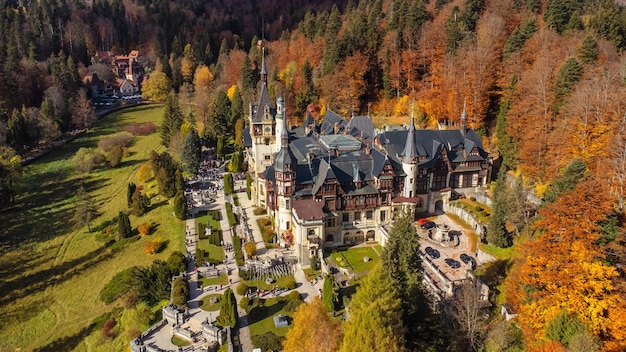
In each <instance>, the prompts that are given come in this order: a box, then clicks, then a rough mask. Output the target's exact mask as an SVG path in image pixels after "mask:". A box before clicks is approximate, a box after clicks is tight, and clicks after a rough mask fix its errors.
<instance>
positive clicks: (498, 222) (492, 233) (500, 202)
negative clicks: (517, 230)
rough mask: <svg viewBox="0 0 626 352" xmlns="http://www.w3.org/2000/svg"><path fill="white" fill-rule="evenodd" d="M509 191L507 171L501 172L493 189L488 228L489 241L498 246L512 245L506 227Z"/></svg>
mask: <svg viewBox="0 0 626 352" xmlns="http://www.w3.org/2000/svg"><path fill="white" fill-rule="evenodd" d="M506 198H507V192H506V181H505V173H504V172H501V173H500V176H499V177H498V180H497V181H496V184H495V187H494V189H493V201H492V204H491V208H492V210H493V212H492V214H491V217H490V218H489V228H488V229H487V241H488V242H489V244H491V245H494V246H497V247H501V248H504V247H508V246H510V245H511V241H510V238H509V232H508V231H507V229H506V217H507V203H506Z"/></svg>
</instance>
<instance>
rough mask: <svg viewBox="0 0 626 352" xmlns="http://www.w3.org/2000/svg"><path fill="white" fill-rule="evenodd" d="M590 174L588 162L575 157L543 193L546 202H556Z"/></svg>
mask: <svg viewBox="0 0 626 352" xmlns="http://www.w3.org/2000/svg"><path fill="white" fill-rule="evenodd" d="M588 176H589V170H587V164H586V163H585V162H584V161H583V160H582V159H574V160H572V161H570V163H569V164H567V166H566V167H565V169H564V170H563V172H562V173H561V175H560V176H558V177H555V178H554V179H553V180H552V182H550V186H549V187H548V189H547V190H546V192H545V194H544V195H543V201H544V203H545V204H550V203H554V202H555V201H556V200H557V199H559V197H560V196H561V195H562V194H563V193H565V192H566V191H569V190H572V189H574V188H575V187H576V185H577V184H578V183H579V182H580V181H582V180H583V179H585V178H587V177H588Z"/></svg>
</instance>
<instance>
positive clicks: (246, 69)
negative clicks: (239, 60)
mask: <svg viewBox="0 0 626 352" xmlns="http://www.w3.org/2000/svg"><path fill="white" fill-rule="evenodd" d="M256 81H257V80H256V79H255V77H254V69H253V68H252V63H251V62H250V58H249V57H248V55H246V56H245V57H244V59H243V64H242V65H241V85H242V88H243V91H244V92H249V91H251V90H252V89H253V88H254V86H255V84H256Z"/></svg>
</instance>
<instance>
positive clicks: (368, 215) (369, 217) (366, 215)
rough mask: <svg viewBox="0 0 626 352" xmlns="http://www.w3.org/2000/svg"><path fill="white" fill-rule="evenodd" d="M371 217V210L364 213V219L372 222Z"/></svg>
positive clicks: (372, 213)
mask: <svg viewBox="0 0 626 352" xmlns="http://www.w3.org/2000/svg"><path fill="white" fill-rule="evenodd" d="M373 215H374V212H372V211H371V210H368V211H366V212H365V218H366V219H367V220H372V218H373Z"/></svg>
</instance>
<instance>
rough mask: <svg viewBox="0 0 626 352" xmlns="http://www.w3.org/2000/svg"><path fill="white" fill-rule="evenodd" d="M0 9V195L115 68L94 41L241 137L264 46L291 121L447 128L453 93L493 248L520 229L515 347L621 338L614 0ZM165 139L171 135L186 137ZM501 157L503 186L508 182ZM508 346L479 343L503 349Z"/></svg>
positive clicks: (155, 92) (606, 342)
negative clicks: (363, 118)
mask: <svg viewBox="0 0 626 352" xmlns="http://www.w3.org/2000/svg"><path fill="white" fill-rule="evenodd" d="M0 5H2V6H1V9H0V31H1V32H2V33H3V34H4V35H2V36H0V76H1V78H2V79H0V200H1V201H2V202H3V204H9V203H10V202H13V201H14V198H15V195H16V192H19V187H17V184H18V181H17V180H18V179H19V175H18V174H19V173H20V172H21V168H20V166H19V157H20V156H21V157H26V156H27V155H28V154H29V153H30V152H31V151H33V150H36V149H40V148H46V147H47V146H49V145H51V144H52V143H53V142H54V141H55V140H58V139H59V138H61V137H62V136H64V135H67V134H68V133H71V132H72V131H73V130H75V129H80V128H85V127H88V125H89V121H84V119H82V118H81V116H85V113H86V112H89V111H90V110H89V109H90V106H91V104H90V101H89V99H90V98H91V96H90V95H89V90H88V89H87V88H88V87H87V86H85V85H84V84H83V77H85V76H87V75H89V74H91V73H93V72H97V73H98V74H99V75H100V76H102V77H103V78H104V79H109V80H112V79H114V77H110V75H109V74H107V73H106V71H107V68H106V67H105V68H103V67H98V65H94V64H92V62H91V58H92V57H93V56H94V55H96V53H97V52H98V51H110V52H112V53H114V54H127V53H129V52H130V51H131V50H139V52H140V53H141V55H142V56H143V57H144V58H145V61H143V62H142V64H143V65H144V67H143V68H144V70H145V72H146V73H147V76H148V79H147V81H146V82H145V83H144V89H143V93H144V98H148V99H149V100H154V101H165V100H166V97H167V96H168V93H169V92H170V89H172V90H173V91H174V92H175V93H176V94H178V99H179V100H180V103H181V108H182V109H183V110H185V112H184V113H185V116H189V117H191V116H193V120H194V121H197V122H199V126H200V131H199V132H200V134H201V136H202V137H204V138H206V139H207V140H209V141H210V143H217V141H218V139H220V138H222V137H223V136H227V137H229V138H230V139H232V140H234V141H235V142H236V141H238V140H240V139H241V131H242V130H243V125H244V121H245V117H246V111H247V106H248V103H249V102H250V101H253V100H254V99H255V94H256V87H257V82H258V81H259V75H260V68H261V62H262V60H265V62H266V64H267V69H268V72H267V74H268V88H269V92H270V94H271V95H272V97H273V98H277V97H278V96H282V97H284V99H285V102H286V111H287V117H288V120H289V122H290V124H291V125H297V124H298V123H299V121H302V120H303V119H304V116H305V114H306V112H307V111H312V112H313V114H314V115H315V116H316V117H317V116H318V115H323V114H324V111H326V110H327V109H332V110H333V111H335V112H337V113H339V114H340V115H341V116H344V118H346V119H347V118H349V116H350V115H353V114H356V115H365V114H368V115H370V116H371V117H372V119H373V120H374V121H375V122H376V124H377V125H378V126H377V127H382V126H383V125H385V124H391V123H398V121H400V123H403V122H406V121H408V116H409V113H410V111H411V107H412V106H415V118H416V124H417V125H418V126H419V127H420V128H439V127H444V128H445V127H446V126H448V127H449V126H451V127H452V128H454V126H455V125H456V124H457V123H458V118H459V116H460V115H461V112H462V110H463V109H464V107H465V108H466V110H467V114H468V117H469V125H470V127H471V128H473V129H474V130H476V131H477V133H478V134H479V135H480V136H482V138H483V143H484V145H485V147H486V149H487V150H489V151H490V153H491V154H492V155H493V157H494V160H495V161H496V165H497V166H498V173H499V174H500V176H499V179H498V182H495V184H494V190H495V197H494V198H495V199H494V202H495V203H496V204H499V205H501V209H500V213H501V219H500V220H501V221H500V222H499V223H498V222H494V224H492V225H494V226H493V227H492V229H491V232H492V234H491V239H494V243H498V246H500V247H508V246H511V245H513V244H518V242H523V243H519V245H518V246H517V247H516V249H515V254H514V255H513V257H512V258H511V259H510V262H509V264H508V268H507V272H506V275H505V276H507V277H506V279H504V278H502V280H500V281H501V282H502V283H503V284H504V285H505V287H506V288H505V289H504V290H503V292H502V294H503V296H504V297H505V299H506V300H507V301H508V302H510V303H511V304H512V305H514V306H515V307H516V309H517V310H518V312H519V318H518V319H519V320H518V321H519V326H520V327H521V329H522V331H523V336H522V337H520V339H521V340H523V341H524V343H525V348H526V349H527V350H537V351H540V350H546V351H547V350H550V351H558V350H572V351H574V350H580V351H590V350H600V349H601V350H610V351H620V350H624V349H625V348H626V333H624V331H626V330H624V327H623V326H622V325H623V321H621V320H623V319H620V318H619V317H623V316H624V315H623V313H626V303H625V302H624V300H623V298H620V297H623V296H624V293H625V290H626V287H625V285H624V278H623V276H624V274H623V271H619V270H618V269H617V268H618V267H619V266H616V264H619V263H626V253H625V251H624V248H625V245H626V237H625V236H624V231H623V229H622V226H623V220H624V218H623V214H624V202H625V197H626V189H625V187H626V101H624V99H623V98H624V97H625V96H626V86H625V84H626V58H625V56H624V49H626V8H625V7H624V5H623V3H622V2H620V1H611V0H593V1H592V0H582V1H576V0H430V1H429V0H397V1H393V0H359V1H356V0H348V1H338V2H332V1H315V2H313V1H310V2H309V1H305V0H290V1H282V2H273V1H269V0H257V1H244V0H238V1H225V0H212V1H201V0H172V1H166V0H157V1H146V0H93V1H79V0H69V1H62V0H50V1H25V0H3V1H0ZM109 73H110V72H109ZM218 137H219V138H218ZM170 142H171V143H170ZM168 144H171V145H169V147H170V149H172V148H174V149H175V148H182V141H180V140H179V141H177V140H173V141H168ZM172 145H173V146H172ZM507 173H508V175H510V176H512V178H514V179H515V178H516V179H517V181H515V182H514V184H511V183H510V182H509V183H508V184H507V183H505V181H504V179H505V177H504V175H505V174H507ZM494 181H495V180H494ZM516 187H517V188H516ZM522 191H524V192H531V193H533V194H534V195H535V196H536V197H538V198H539V199H541V200H542V201H543V203H542V205H541V206H540V208H539V211H538V216H537V217H536V219H532V220H531V219H528V218H526V217H525V215H524V212H523V211H522V212H520V211H519V209H520V207H519V206H518V207H517V208H516V209H513V208H514V206H512V205H511V203H514V201H513V200H512V199H514V198H515V197H516V196H519V195H520V194H521V193H523V192H522ZM516 192H517V193H516ZM500 194H502V195H503V196H502V197H499V195H500ZM505 194H506V196H504V195H505ZM518 198H519V197H518ZM591 204H593V206H590V205H591ZM497 207H498V206H497V205H494V208H497ZM496 210H497V209H494V211H495V213H497V211H496ZM515 216H517V218H514V217H515ZM497 231H499V232H497ZM496 232H497V233H496ZM503 238H504V240H502V239H503ZM498 239H499V241H498ZM555 273H558V274H559V275H555ZM559 326H560V327H561V328H562V329H561V330H562V331H561V330H559ZM501 328H502V327H501V326H500V325H497V324H492V325H491V326H489V327H487V328H485V329H484V330H483V331H484V334H483V337H484V341H482V342H484V343H485V345H484V346H494V344H497V343H496V342H494V339H493V338H492V339H491V340H489V338H488V337H489V336H491V337H493V334H495V333H494V331H499V330H497V329H501ZM563 331H565V332H567V333H565V332H563ZM513 335H514V334H513ZM572 336H575V337H576V338H573V337H572ZM485 341H486V342H485ZM489 341H490V342H489ZM498 341H500V342H501V340H498ZM572 341H575V342H572ZM398 343H400V342H398ZM489 343H491V345H490V344H489ZM585 343H588V344H585ZM479 345H480V344H479ZM504 345H506V344H505V343H502V344H501V345H498V346H504ZM511 346H513V345H512V344H510V346H508V347H503V348H494V349H493V350H507V349H508V350H515V349H514V348H517V347H515V346H517V345H515V346H513V347H511ZM577 346H578V347H577ZM580 346H586V347H580ZM589 346H591V347H589ZM442 348H443V347H442ZM576 348H580V349H576Z"/></svg>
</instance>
